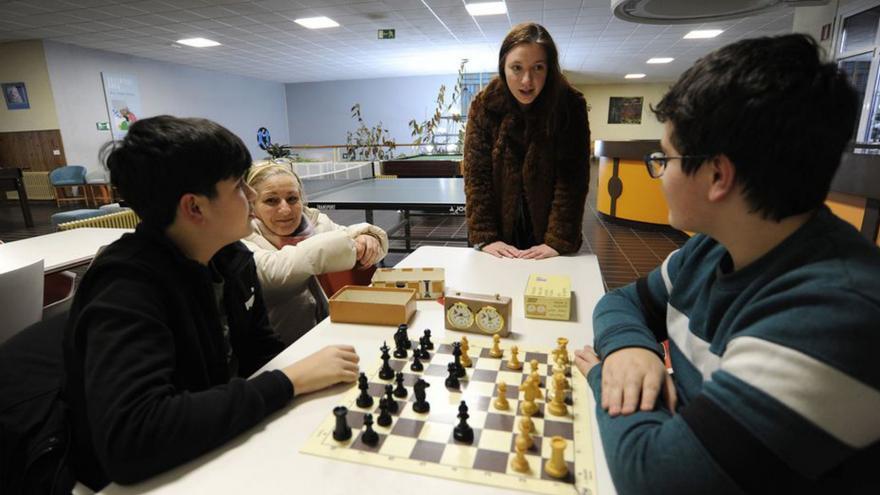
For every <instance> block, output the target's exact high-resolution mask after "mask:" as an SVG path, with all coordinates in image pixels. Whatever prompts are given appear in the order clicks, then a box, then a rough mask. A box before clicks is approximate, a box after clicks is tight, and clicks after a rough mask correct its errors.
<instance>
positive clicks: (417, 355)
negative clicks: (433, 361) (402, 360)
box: [409, 349, 425, 371]
mask: <svg viewBox="0 0 880 495" xmlns="http://www.w3.org/2000/svg"><path fill="white" fill-rule="evenodd" d="M421 356H422V353H421V352H419V350H418V349H415V350H414V351H413V362H412V364H411V365H410V366H409V369H411V370H412V371H423V370H424V369H425V367H424V366H422V357H421Z"/></svg>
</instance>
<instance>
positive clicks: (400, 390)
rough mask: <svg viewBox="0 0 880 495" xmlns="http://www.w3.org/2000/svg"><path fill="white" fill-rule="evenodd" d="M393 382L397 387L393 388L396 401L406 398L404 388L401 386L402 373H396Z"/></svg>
mask: <svg viewBox="0 0 880 495" xmlns="http://www.w3.org/2000/svg"><path fill="white" fill-rule="evenodd" d="M394 381H395V382H397V386H396V387H394V396H395V397H397V398H398V399H404V398H406V396H407V391H406V387H404V386H403V373H401V372H399V371H398V372H397V376H396V377H395V378H394Z"/></svg>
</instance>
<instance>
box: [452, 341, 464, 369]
mask: <svg viewBox="0 0 880 495" xmlns="http://www.w3.org/2000/svg"><path fill="white" fill-rule="evenodd" d="M452 357H453V358H454V362H453V364H454V365H455V376H457V377H458V378H462V377H464V375H465V371H464V366H462V364H461V342H453V343H452Z"/></svg>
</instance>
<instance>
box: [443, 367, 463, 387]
mask: <svg viewBox="0 0 880 495" xmlns="http://www.w3.org/2000/svg"><path fill="white" fill-rule="evenodd" d="M446 371H448V372H449V376H447V377H446V388H454V389H459V388H460V387H461V383H459V381H458V369H457V368H456V367H455V363H449V364H447V365H446Z"/></svg>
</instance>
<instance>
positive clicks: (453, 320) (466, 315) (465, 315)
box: [446, 302, 474, 328]
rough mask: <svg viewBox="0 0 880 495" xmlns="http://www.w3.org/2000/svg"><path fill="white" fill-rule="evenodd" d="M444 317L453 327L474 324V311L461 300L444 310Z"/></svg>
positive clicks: (465, 326)
mask: <svg viewBox="0 0 880 495" xmlns="http://www.w3.org/2000/svg"><path fill="white" fill-rule="evenodd" d="M446 319H447V320H448V321H449V324H450V325H452V326H454V327H455V328H468V327H470V326H471V325H473V324H474V312H473V311H471V308H469V307H468V305H467V304H465V303H463V302H457V303H455V304H453V305H452V306H450V307H449V309H447V310H446Z"/></svg>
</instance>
